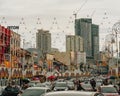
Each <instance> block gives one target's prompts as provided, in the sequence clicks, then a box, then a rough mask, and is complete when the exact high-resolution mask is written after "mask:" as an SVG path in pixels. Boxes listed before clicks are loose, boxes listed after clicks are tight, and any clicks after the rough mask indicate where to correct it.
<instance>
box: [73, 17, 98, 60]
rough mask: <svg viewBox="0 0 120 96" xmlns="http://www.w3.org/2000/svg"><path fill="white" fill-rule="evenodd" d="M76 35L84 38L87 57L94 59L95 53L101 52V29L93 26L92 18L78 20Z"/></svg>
mask: <svg viewBox="0 0 120 96" xmlns="http://www.w3.org/2000/svg"><path fill="white" fill-rule="evenodd" d="M95 34H96V35H95ZM75 35H78V36H81V37H82V38H83V45H84V51H85V52H86V57H87V58H94V53H95V52H97V51H99V27H98V26H97V25H95V24H92V19H91V18H81V19H76V20H75Z"/></svg>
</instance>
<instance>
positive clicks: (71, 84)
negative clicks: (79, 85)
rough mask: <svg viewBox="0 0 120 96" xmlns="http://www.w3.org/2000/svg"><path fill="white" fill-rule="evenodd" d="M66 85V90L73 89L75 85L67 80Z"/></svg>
mask: <svg viewBox="0 0 120 96" xmlns="http://www.w3.org/2000/svg"><path fill="white" fill-rule="evenodd" d="M67 86H68V90H74V89H75V85H74V83H73V82H67Z"/></svg>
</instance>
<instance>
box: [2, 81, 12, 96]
mask: <svg viewBox="0 0 120 96" xmlns="http://www.w3.org/2000/svg"><path fill="white" fill-rule="evenodd" d="M12 95H13V93H12V85H11V82H8V85H7V86H6V87H5V89H4V90H3V92H2V96H12Z"/></svg>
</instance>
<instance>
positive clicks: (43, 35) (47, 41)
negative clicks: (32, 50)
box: [36, 29, 51, 53]
mask: <svg viewBox="0 0 120 96" xmlns="http://www.w3.org/2000/svg"><path fill="white" fill-rule="evenodd" d="M36 46H37V49H39V50H40V51H42V53H48V52H50V51H51V33H49V31H48V30H42V29H40V30H38V33H36Z"/></svg>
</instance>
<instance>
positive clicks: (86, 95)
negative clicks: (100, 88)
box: [42, 91, 104, 96]
mask: <svg viewBox="0 0 120 96" xmlns="http://www.w3.org/2000/svg"><path fill="white" fill-rule="evenodd" d="M42 96H104V95H103V94H101V93H97V92H85V91H56V92H49V93H46V94H44V95H42Z"/></svg>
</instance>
